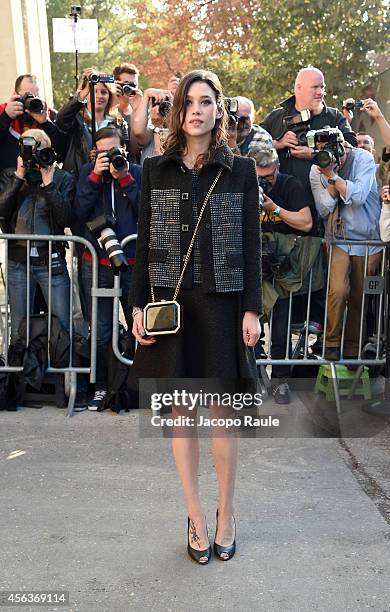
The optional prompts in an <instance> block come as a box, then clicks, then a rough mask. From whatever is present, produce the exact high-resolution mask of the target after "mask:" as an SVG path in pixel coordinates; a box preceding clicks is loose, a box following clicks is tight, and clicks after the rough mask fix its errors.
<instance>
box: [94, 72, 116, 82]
mask: <svg viewBox="0 0 390 612" xmlns="http://www.w3.org/2000/svg"><path fill="white" fill-rule="evenodd" d="M89 82H90V83H93V85H96V84H97V83H114V82H115V77H114V75H113V74H96V72H93V73H92V74H91V75H90V76H89Z"/></svg>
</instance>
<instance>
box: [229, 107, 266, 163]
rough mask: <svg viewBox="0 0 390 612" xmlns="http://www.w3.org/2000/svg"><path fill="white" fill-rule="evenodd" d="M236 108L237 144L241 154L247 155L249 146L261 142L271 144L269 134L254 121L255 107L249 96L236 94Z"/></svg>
mask: <svg viewBox="0 0 390 612" xmlns="http://www.w3.org/2000/svg"><path fill="white" fill-rule="evenodd" d="M235 99H236V100H237V102H238V110H237V114H236V116H237V145H238V148H239V150H240V154H241V155H244V156H246V155H248V151H249V148H250V147H251V146H255V145H258V144H261V143H265V144H269V145H272V138H271V136H270V134H269V133H268V132H267V131H266V130H264V129H263V128H262V127H260V126H259V125H256V124H255V123H254V120H255V107H254V104H253V102H252V100H250V99H249V98H245V97H244V96H236V98H235Z"/></svg>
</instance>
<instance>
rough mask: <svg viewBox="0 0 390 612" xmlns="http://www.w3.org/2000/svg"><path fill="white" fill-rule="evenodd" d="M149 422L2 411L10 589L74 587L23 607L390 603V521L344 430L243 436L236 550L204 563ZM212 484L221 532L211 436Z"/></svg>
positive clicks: (207, 472)
mask: <svg viewBox="0 0 390 612" xmlns="http://www.w3.org/2000/svg"><path fill="white" fill-rule="evenodd" d="M137 422H138V413H137V412H131V413H129V414H123V415H120V416H116V415H114V414H113V413H111V412H104V413H102V414H96V413H88V412H84V413H82V414H78V415H75V417H73V418H72V419H70V420H69V419H66V418H65V417H64V411H63V410H60V409H57V408H54V407H47V408H46V407H44V408H42V409H40V410H37V409H32V408H26V409H21V410H20V411H18V412H17V413H7V412H1V413H0V427H1V434H0V441H1V443H0V449H1V452H0V462H1V467H0V469H1V472H0V473H1V498H2V504H1V507H2V511H1V513H0V532H1V541H2V546H1V553H0V563H1V568H2V571H1V579H0V588H1V589H15V590H22V589H24V590H26V589H27V590H28V589H30V590H41V589H45V590H54V589H66V590H69V592H70V606H67V607H59V606H57V607H56V608H55V607H51V608H48V607H46V608H41V607H39V608H38V607H34V608H33V607H31V608H30V607H24V608H21V609H22V610H39V609H42V610H44V609H45V610H54V609H57V610H71V611H72V612H76V611H77V612H78V611H80V612H103V611H107V612H126V611H127V610H133V609H134V610H139V611H141V610H142V611H144V610H156V611H157V610H159V611H160V610H167V611H177V612H179V611H180V612H183V611H187V610H188V611H192V610H194V611H195V610H217V611H222V610H229V611H230V610H232V611H233V610H238V611H241V610H242V611H247V610H250V611H251V610H256V611H259V610H260V611H264V612H305V611H307V612H328V611H329V612H360V611H363V610H373V611H375V612H388V611H389V610H390V603H389V602H390V546H389V543H390V525H389V524H388V523H387V522H386V520H385V519H384V517H383V516H382V515H381V514H380V512H379V511H378V509H377V506H376V505H375V503H374V502H373V501H372V500H371V498H370V497H369V496H367V495H366V493H365V492H364V490H363V489H362V487H361V486H360V484H359V482H358V480H357V478H355V476H354V474H353V473H352V472H351V470H350V469H349V466H348V464H347V462H348V461H350V455H349V454H348V453H347V452H346V450H345V449H344V448H342V446H341V445H340V443H339V442H338V440H337V439H321V438H317V439H309V438H306V439H305V438H301V439H280V438H277V439H275V438H273V439H266V438H263V439H249V438H245V439H242V440H241V450H240V458H239V474H238V480H237V493H236V519H237V542H238V545H237V553H236V557H235V558H234V559H233V560H232V561H230V562H228V563H223V562H220V561H219V560H216V559H212V561H211V563H210V565H209V566H207V567H199V566H197V565H196V564H195V563H194V562H192V561H191V560H190V559H189V558H188V557H187V553H186V521H187V517H186V513H185V508H184V504H183V496H182V493H181V489H180V486H179V483H178V478H177V476H176V472H175V467H174V463H173V458H172V455H171V452H170V442H169V440H166V439H163V438H154V439H147V438H140V437H139V435H138V425H137ZM380 435H382V436H384V435H385V434H384V432H382V434H380ZM371 440H372V439H371ZM353 444H354V446H355V450H356V448H358V446H359V444H361V442H359V441H357V440H356V439H355V440H353ZM372 444H374V442H372ZM369 446H370V439H368V440H366V441H364V445H363V448H365V449H366V453H367V452H368V451H367V448H369ZM15 451H21V452H23V453H24V454H21V453H16V452H15ZM10 453H15V454H14V455H11V456H10ZM8 457H9V458H8ZM12 457H14V458H12ZM387 457H388V455H387ZM383 460H384V461H386V455H385V454H384V455H383ZM382 467H384V465H382ZM378 470H380V468H379V467H378ZM200 481H201V488H202V491H203V494H204V501H205V506H206V509H207V518H208V523H209V531H210V532H211V533H210V535H211V536H212V535H213V533H214V527H215V508H216V480H215V475H214V470H213V468H212V463H211V454H210V443H209V440H207V439H202V440H201V465H200ZM1 609H4V610H6V609H8V608H1ZM9 609H10V610H14V609H17V608H9Z"/></svg>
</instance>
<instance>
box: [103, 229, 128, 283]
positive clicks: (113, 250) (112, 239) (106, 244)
mask: <svg viewBox="0 0 390 612" xmlns="http://www.w3.org/2000/svg"><path fill="white" fill-rule="evenodd" d="M99 242H100V244H101V246H102V248H103V249H105V251H106V253H107V255H108V257H109V259H110V262H111V265H112V267H113V268H114V274H115V275H118V274H119V272H120V271H121V269H122V268H125V267H126V266H128V265H129V264H128V262H127V259H126V257H125V254H124V252H123V250H122V247H121V245H120V244H119V241H118V238H117V237H116V234H115V232H114V230H113V229H112V228H111V227H106V228H104V229H103V230H102V232H101V234H100V238H99Z"/></svg>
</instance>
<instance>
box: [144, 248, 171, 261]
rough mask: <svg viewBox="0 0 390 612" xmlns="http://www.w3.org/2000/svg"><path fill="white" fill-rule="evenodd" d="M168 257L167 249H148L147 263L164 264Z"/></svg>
mask: <svg viewBox="0 0 390 612" xmlns="http://www.w3.org/2000/svg"><path fill="white" fill-rule="evenodd" d="M167 257H168V249H149V253H148V262H149V263H165V261H166V260H167Z"/></svg>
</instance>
